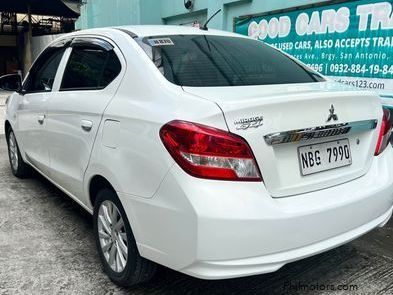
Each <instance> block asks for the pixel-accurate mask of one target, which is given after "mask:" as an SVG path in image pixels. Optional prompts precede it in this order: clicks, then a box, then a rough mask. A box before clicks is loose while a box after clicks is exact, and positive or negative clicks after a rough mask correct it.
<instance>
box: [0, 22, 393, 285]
mask: <svg viewBox="0 0 393 295" xmlns="http://www.w3.org/2000/svg"><path fill="white" fill-rule="evenodd" d="M19 84H20V82H19V78H18V77H16V76H8V77H4V78H2V79H0V85H1V87H2V88H7V89H14V90H17V92H15V93H14V94H13V95H12V96H11V97H10V98H9V100H8V102H7V106H6V107H7V110H6V121H5V129H6V136H7V143H8V147H9V158H10V163H11V168H12V172H13V173H14V174H15V176H17V177H24V176H26V175H27V172H28V169H29V168H30V167H33V168H34V169H35V170H37V171H38V172H39V173H41V174H42V175H43V176H45V177H46V178H48V179H49V180H50V181H51V182H53V184H55V185H56V186H57V187H58V188H60V189H61V190H63V191H64V192H65V193H66V194H67V195H69V196H70V197H71V198H73V199H74V200H75V201H76V202H78V203H79V204H80V205H81V206H82V207H83V208H85V209H86V210H87V211H88V212H90V213H92V214H93V216H94V233H95V237H96V242H97V248H98V252H99V255H100V258H101V260H102V263H103V266H104V270H105V272H106V273H107V274H108V276H109V277H110V278H111V279H112V280H113V281H114V282H116V283H117V284H119V285H123V286H130V285H132V284H135V283H138V282H142V281H146V280H148V279H149V278H151V277H152V276H153V274H154V272H155V270H156V263H157V264H161V265H165V266H167V267H170V268H172V269H175V270H178V271H180V272H183V273H186V274H189V275H191V276H195V277H199V278H204V279H222V278H233V277H240V276H248V275H253V274H261V273H268V272H273V271H276V270H278V269H279V268H281V267H282V266H283V265H285V264H286V263H289V262H292V261H295V260H298V259H301V258H304V257H308V256H311V255H314V254H317V253H320V252H322V251H326V250H329V249H331V248H333V247H337V246H339V245H341V244H343V243H346V242H349V241H351V240H353V239H355V238H357V237H359V236H361V235H363V234H365V233H367V232H368V231H370V230H372V229H374V228H376V227H379V226H383V225H384V224H385V223H386V222H387V221H388V220H389V218H390V217H391V215H392V207H393V170H392V169H391V167H392V164H391V163H393V152H392V146H391V144H389V138H390V135H391V128H392V120H391V119H390V116H389V113H388V112H387V111H383V109H382V106H381V103H380V100H379V98H378V96H377V95H375V94H374V93H372V92H367V91H358V90H356V89H353V88H348V87H347V86H344V85H340V84H337V83H334V82H328V81H326V80H325V78H324V77H322V76H321V75H319V74H318V73H316V72H314V71H313V70H311V69H309V68H307V67H306V66H304V65H303V64H301V63H300V62H298V61H296V60H295V59H293V58H291V57H289V56H287V55H286V54H284V53H282V52H280V51H278V50H276V49H273V48H272V47H270V46H268V45H265V44H264V43H262V42H259V41H255V40H252V39H250V38H247V37H245V36H240V35H236V34H233V33H228V32H221V31H215V30H207V31H206V30H201V29H197V28H191V27H176V26H129V27H121V28H105V29H92V30H86V31H79V32H75V33H72V34H68V35H64V36H62V37H61V38H60V39H58V40H57V41H55V42H53V43H52V44H50V45H49V46H48V47H47V48H46V49H45V51H44V52H43V53H42V54H41V55H40V56H39V58H38V59H37V60H36V61H35V63H34V65H33V66H32V68H31V70H30V72H29V74H28V76H27V77H26V79H25V80H24V81H23V86H21V87H19Z"/></svg>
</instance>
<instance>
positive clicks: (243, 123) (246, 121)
mask: <svg viewBox="0 0 393 295" xmlns="http://www.w3.org/2000/svg"><path fill="white" fill-rule="evenodd" d="M234 124H235V126H236V130H246V129H248V128H258V127H260V126H262V125H263V116H256V117H251V118H241V119H239V120H236V121H235V122H234Z"/></svg>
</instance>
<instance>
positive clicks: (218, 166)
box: [160, 120, 262, 181]
mask: <svg viewBox="0 0 393 295" xmlns="http://www.w3.org/2000/svg"><path fill="white" fill-rule="evenodd" d="M160 137H161V140H162V142H163V143H164V146H165V147H166V149H167V150H168V152H169V153H170V154H171V156H172V157H173V159H174V160H175V161H176V163H177V164H179V166H180V167H181V168H182V169H183V170H184V171H186V172H187V173H188V174H190V175H193V176H195V177H199V178H207V179H219V180H237V181H262V178H261V175H260V172H259V169H258V166H257V164H256V161H255V158H254V155H253V153H252V151H251V148H250V147H249V145H248V144H247V142H246V141H245V140H244V139H243V138H241V137H240V136H237V135H234V134H232V133H229V132H226V131H223V130H219V129H216V128H212V127H208V126H205V125H200V124H196V123H191V122H186V121H178V120H176V121H172V122H169V123H167V124H165V125H164V126H163V127H162V128H161V130H160Z"/></svg>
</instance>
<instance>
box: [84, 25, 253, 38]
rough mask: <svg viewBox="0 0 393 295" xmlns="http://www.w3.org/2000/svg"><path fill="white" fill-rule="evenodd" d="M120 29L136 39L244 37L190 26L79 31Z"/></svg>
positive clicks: (143, 26) (91, 31)
mask: <svg viewBox="0 0 393 295" xmlns="http://www.w3.org/2000/svg"><path fill="white" fill-rule="evenodd" d="M113 29H120V30H122V31H127V32H129V33H132V34H135V35H136V36H138V37H147V36H160V35H161V36H162V35H220V36H229V37H246V36H243V35H239V34H235V33H231V32H226V31H220V30H214V29H208V30H207V31H206V30H201V29H199V28H195V27H192V26H169V25H137V26H119V27H108V28H99V29H88V30H82V31H79V32H80V33H87V32H89V33H103V31H105V30H113Z"/></svg>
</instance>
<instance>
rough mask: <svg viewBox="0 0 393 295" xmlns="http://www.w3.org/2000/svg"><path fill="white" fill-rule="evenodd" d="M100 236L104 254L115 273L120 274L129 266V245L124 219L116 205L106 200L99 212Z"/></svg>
mask: <svg viewBox="0 0 393 295" xmlns="http://www.w3.org/2000/svg"><path fill="white" fill-rule="evenodd" d="M97 222H98V235H99V241H100V245H101V250H102V253H103V254H104V257H105V259H106V262H107V263H108V265H109V266H110V267H111V269H112V270H113V271H114V272H117V273H120V272H122V271H123V270H124V268H125V267H126V265H127V257H128V244H127V233H126V228H125V225H124V220H123V217H122V216H121V213H120V211H119V209H118V208H117V207H116V205H115V204H114V203H113V202H111V201H109V200H106V201H104V202H102V203H101V205H100V208H99V211H98V221H97Z"/></svg>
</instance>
